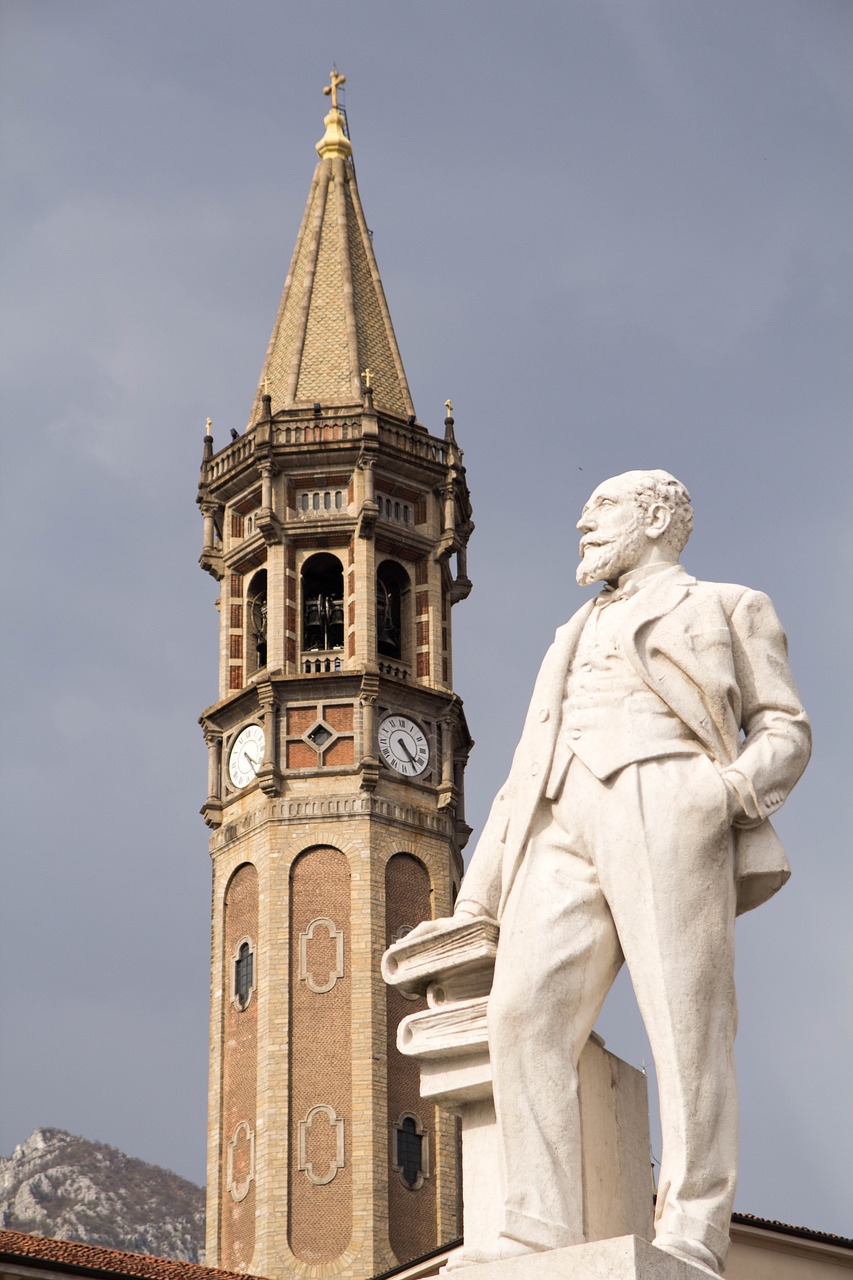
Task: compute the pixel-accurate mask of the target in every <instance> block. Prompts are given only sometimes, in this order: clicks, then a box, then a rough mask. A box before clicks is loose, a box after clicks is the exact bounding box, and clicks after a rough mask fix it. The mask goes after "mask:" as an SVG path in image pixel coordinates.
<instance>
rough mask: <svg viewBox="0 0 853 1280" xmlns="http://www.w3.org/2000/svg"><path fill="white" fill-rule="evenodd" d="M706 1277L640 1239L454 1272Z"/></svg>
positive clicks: (542, 1279)
mask: <svg viewBox="0 0 853 1280" xmlns="http://www.w3.org/2000/svg"><path fill="white" fill-rule="evenodd" d="M703 1274H704V1272H702V1271H700V1270H699V1269H698V1268H696V1267H693V1266H691V1265H690V1264H689V1263H688V1262H681V1261H680V1260H679V1259H678V1258H671V1257H670V1256H669V1254H667V1253H662V1252H661V1250H660V1249H655V1248H654V1247H653V1246H652V1245H650V1244H649V1242H648V1241H647V1240H641V1239H640V1238H639V1237H638V1236H620V1237H618V1238H617V1239H615V1240H598V1241H596V1242H595V1243H594V1244H577V1245H574V1246H572V1248H570V1249H552V1250H550V1252H548V1253H530V1254H527V1255H526V1256H525V1257H523V1258H512V1259H511V1260H509V1261H507V1262H490V1263H488V1264H486V1263H482V1264H479V1265H477V1266H470V1267H460V1268H459V1269H458V1270H454V1271H453V1272H451V1275H452V1280H699V1277H700V1276H702V1275H703Z"/></svg>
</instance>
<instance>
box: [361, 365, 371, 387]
mask: <svg viewBox="0 0 853 1280" xmlns="http://www.w3.org/2000/svg"><path fill="white" fill-rule="evenodd" d="M371 376H372V375H371V372H370V370H369V369H363V370H362V373H361V378H362V381H363V382H364V389H365V391H369V390H370V387H371V382H370V379H371Z"/></svg>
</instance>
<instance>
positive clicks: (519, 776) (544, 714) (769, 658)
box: [460, 565, 811, 919]
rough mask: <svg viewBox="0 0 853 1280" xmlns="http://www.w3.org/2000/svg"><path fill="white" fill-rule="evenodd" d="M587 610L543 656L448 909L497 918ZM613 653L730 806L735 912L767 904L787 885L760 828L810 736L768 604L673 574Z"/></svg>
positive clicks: (744, 592)
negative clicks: (506, 765) (734, 811)
mask: <svg viewBox="0 0 853 1280" xmlns="http://www.w3.org/2000/svg"><path fill="white" fill-rule="evenodd" d="M591 607H592V605H591V604H587V605H585V606H584V607H583V608H582V609H581V610H580V611H579V612H578V613H576V614H575V616H574V617H573V618H572V619H570V621H569V622H568V623H566V625H565V626H563V627H561V628H560V629H559V630H558V632H557V635H556V637H555V640H554V643H553V645H552V646H551V648H550V649H549V650H548V652H547V654H546V655H545V659H544V661H543V663H542V667H541V669H540V672H539V676H538V678H537V681H536V685H535V688H534V691H533V697H532V699H531V703H530V709H529V710H528V713H527V718H526V720H525V724H524V729H523V732H522V735H521V740H520V742H519V744H518V747H517V749H516V752H515V756H514V758H513V762H512V768H511V769H510V774H509V777H508V778H507V781H506V783H505V784H504V785H503V787H501V789H500V791H499V792H498V795H497V797H496V799H495V802H494V804H493V805H492V809H491V812H490V814H489V817H488V820H487V822H486V825H485V827H484V829H483V833H482V835H481V837H480V839H479V841H478V842H477V846H476V848H475V850H474V854H473V857H472V859H471V865H470V867H469V869H468V871H467V873H466V875H465V879H464V881H463V884H462V889H461V892H460V902H461V901H469V902H474V903H477V904H479V906H480V907H481V908H482V909H484V910H485V911H487V912H488V914H489V915H492V916H494V917H495V918H497V919H499V918H500V915H501V914H502V911H503V907H504V904H505V903H506V899H507V896H508V894H509V891H510V889H511V887H512V883H513V881H514V879H515V875H516V874H517V871H518V867H519V865H520V863H521V859H522V858H523V856H524V851H525V847H526V842H527V836H528V833H529V829H530V823H531V821H532V818H533V814H534V812H535V809H536V806H537V804H538V802H539V799H540V797H541V794H542V790H543V787H544V784H545V780H546V779H547V777H548V772H549V769H550V765H551V760H552V757H553V753H554V745H555V742H556V736H557V733H558V732H559V726H560V712H561V707H562V699H563V693H564V690H565V683H566V677H567V673H568V668H569V663H570V661H571V657H572V654H573V652H574V649H575V647H576V645H577V641H578V637H579V636H580V633H581V630H582V629H583V625H584V623H585V621H586V619H587V617H588V616H589V612H590V609H591ZM624 608H625V618H624V624H623V643H624V648H625V653H626V655H627V656H628V657H629V659H630V660H631V661H632V662H633V663H634V665H635V666H636V668H637V670H638V672H639V673H640V675H641V676H642V677H643V679H644V680H645V681H646V683H647V684H648V685H649V687H650V688H652V689H653V690H654V691H655V692H656V693H658V694H659V695H660V697H661V698H663V700H664V701H665V702H666V703H667V704H668V705H669V706H670V707H671V708H672V710H673V711H674V712H675V713H676V714H677V715H678V716H679V717H680V718H681V719H682V720H683V721H684V723H685V724H686V725H687V726H688V727H689V728H690V729H691V731H692V732H693V733H694V734H695V735H696V737H697V738H698V740H699V741H700V742H701V743H702V745H703V747H704V748H705V750H706V751H707V753H708V755H709V756H710V757H711V759H712V760H714V762H715V763H716V765H717V767H718V768H719V769H720V771H721V774H722V775H723V777H724V779H725V780H726V782H727V783H728V784H729V785H730V786H731V787H732V788H734V790H735V791H736V792H737V794H738V797H739V799H740V807H741V810H742V812H741V814H740V815H739V816H738V817H736V818H735V848H736V876H737V889H738V911H739V912H742V911H746V910H749V909H750V908H752V907H755V906H758V905H759V904H760V903H762V902H764V901H766V900H767V898H769V897H771V896H772V894H774V893H775V892H776V891H777V890H778V889H779V888H781V886H782V885H783V884H784V883H785V881H786V880H787V879H788V876H789V875H790V868H789V867H788V863H787V860H786V858H785V854H784V850H783V849H782V846H781V843H780V841H779V838H778V836H777V835H776V833H775V831H774V830H773V827H772V826H771V824H770V822H769V821H767V819H768V818H769V816H770V814H772V813H773V812H775V810H776V809H778V808H779V806H780V805H781V804H782V803H783V801H784V800H785V797H786V796H787V794H788V792H789V791H790V790H791V788H792V787H793V786H794V784H795V782H796V781H797V779H798V778H799V777H800V774H801V773H802V772H803V769H804V768H805V766H806V763H807V762H808V758H809V753H810V749H811V735H810V730H809V723H808V719H807V717H806V714H805V712H804V710H803V708H802V705H801V703H800V699H799V696H798V694H797V689H796V685H795V684H794V679H793V676H792V675H791V670H790V667H789V666H788V657H787V641H786V639H785V633H784V632H783V630H782V627H781V625H780V623H779V620H778V618H777V617H776V613H775V610H774V608H773V605H772V603H771V601H770V600H769V598H768V597H767V596H766V595H764V594H763V593H761V592H758V591H751V590H749V589H748V588H746V587H742V586H737V585H732V584H727V583H713V582H697V581H696V580H695V579H694V578H692V577H690V575H689V574H687V573H686V572H685V570H684V569H682V568H681V566H680V565H679V566H674V567H673V569H672V570H667V571H666V572H665V573H662V574H661V575H660V582H659V583H657V582H656V584H655V585H654V586H652V585H650V586H649V588H648V589H646V590H643V591H641V592H638V593H637V595H636V596H634V597H633V598H632V599H631V600H629V601H628V602H627V603H626V604H625V606H624Z"/></svg>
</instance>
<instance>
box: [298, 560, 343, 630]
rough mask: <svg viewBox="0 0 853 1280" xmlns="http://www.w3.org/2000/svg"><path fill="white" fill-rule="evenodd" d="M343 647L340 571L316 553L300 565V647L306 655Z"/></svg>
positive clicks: (331, 562) (339, 564) (333, 563)
mask: <svg viewBox="0 0 853 1280" xmlns="http://www.w3.org/2000/svg"><path fill="white" fill-rule="evenodd" d="M343 647H344V569H343V565H342V564H341V562H340V560H338V558H337V556H332V555H329V554H328V553H327V552H320V553H319V554H318V555H315V556H311V557H310V558H309V559H308V560H306V561H305V564H304V565H303V566H302V648H303V651H304V652H306V653H312V652H321V653H322V652H328V651H329V650H330V649H343Z"/></svg>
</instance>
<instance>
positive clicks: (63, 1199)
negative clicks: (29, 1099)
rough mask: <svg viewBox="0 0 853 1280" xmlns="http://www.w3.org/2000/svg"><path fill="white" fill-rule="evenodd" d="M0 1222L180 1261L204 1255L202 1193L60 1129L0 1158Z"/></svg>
mask: <svg viewBox="0 0 853 1280" xmlns="http://www.w3.org/2000/svg"><path fill="white" fill-rule="evenodd" d="M0 1227H8V1228H9V1229H10V1230H13V1231H28V1232H30V1233H32V1234H35V1235H40V1236H56V1237H58V1238H60V1239H63V1240H81V1241H83V1242H84V1243H86V1244H98V1245H103V1246H105V1247H106V1248H108V1249H121V1250H126V1251H128V1252H132V1253H151V1254H155V1255H157V1256H158V1257H163V1258H174V1259H176V1260H177V1261H180V1262H202V1261H203V1260H204V1191H203V1190H202V1188H201V1187H197V1186H196V1185H195V1183H192V1182H187V1181H186V1179H185V1178H179V1177H178V1175H177V1174H175V1173H170V1172H169V1171H168V1169H159V1168H158V1167H157V1166H156V1165H153V1164H145V1163H144V1161H142V1160H134V1159H133V1158H132V1157H131V1156H126V1155H124V1154H123V1152H121V1151H117V1150H116V1149H115V1147H108V1146H106V1145H105V1144H104V1143H102V1142H87V1141H86V1139H85V1138H75V1137H72V1135H71V1134H70V1133H63V1131H62V1130H61V1129H36V1131H35V1133H34V1134H33V1135H32V1137H30V1138H28V1139H27V1140H26V1142H22V1143H21V1144H20V1146H17V1147H15V1150H14V1151H13V1152H12V1154H11V1156H9V1157H2V1156H0Z"/></svg>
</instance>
